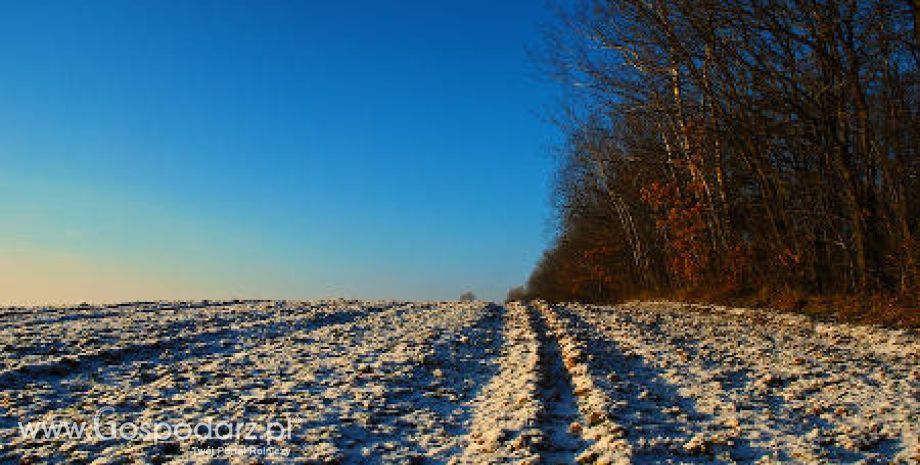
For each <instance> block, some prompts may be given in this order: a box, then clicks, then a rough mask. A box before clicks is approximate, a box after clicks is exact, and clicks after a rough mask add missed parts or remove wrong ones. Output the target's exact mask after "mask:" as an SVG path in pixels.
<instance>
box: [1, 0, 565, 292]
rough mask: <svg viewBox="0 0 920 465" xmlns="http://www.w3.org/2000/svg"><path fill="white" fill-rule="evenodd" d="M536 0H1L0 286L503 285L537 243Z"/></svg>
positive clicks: (542, 217)
mask: <svg viewBox="0 0 920 465" xmlns="http://www.w3.org/2000/svg"><path fill="white" fill-rule="evenodd" d="M551 18H552V14H551V12H550V11H549V9H548V8H547V7H546V5H545V4H544V3H542V2H540V1H532V0H515V1H502V2H492V1H486V0H471V1H463V2H455V1H452V2H447V1H422V0H416V1H398V2H385V1H374V0H356V1H351V2H333V1H272V2H261V1H255V0H251V1H185V0H164V1H127V0H125V1H121V0H116V1H102V0H97V1H79V2H70V1H64V0H59V1H24V0H23V1H15V2H3V3H2V4H0V303H12V304H24V303H31V304H37V303H61V302H81V301H117V300H133V299H161V298H222V297H271V298H319V297H332V296H343V297H356V298H397V299H446V298H456V297H457V296H459V295H460V293H462V292H463V291H466V290H472V291H474V292H476V293H477V294H478V295H479V296H480V297H483V298H488V299H500V298H502V297H503V296H504V294H505V292H506V290H507V289H508V288H509V287H511V286H513V285H516V284H520V283H522V282H523V281H524V280H525V279H526V278H527V275H528V274H529V272H530V270H531V269H532V267H533V265H534V264H535V262H536V261H537V259H538V258H539V256H540V255H541V253H542V251H543V248H544V247H545V246H546V244H547V243H548V241H549V240H550V237H551V233H550V231H549V227H548V218H549V216H550V210H549V206H548V201H549V185H550V178H551V171H552V170H551V168H552V157H551V156H550V155H549V153H550V147H551V146H552V145H553V144H554V143H555V142H556V141H555V137H557V135H556V131H555V129H553V127H552V126H551V125H549V124H548V123H546V122H545V121H544V120H543V119H542V118H541V116H540V114H541V111H542V109H543V108H545V107H547V106H548V105H550V104H552V103H553V99H554V90H553V86H552V85H551V84H549V83H547V82H544V81H542V80H541V79H540V78H539V77H538V73H537V70H536V66H535V65H534V63H533V60H532V59H531V58H530V57H529V56H528V53H527V47H528V46H539V43H540V40H541V28H542V26H543V25H545V24H546V23H547V22H548V21H550V20H551Z"/></svg>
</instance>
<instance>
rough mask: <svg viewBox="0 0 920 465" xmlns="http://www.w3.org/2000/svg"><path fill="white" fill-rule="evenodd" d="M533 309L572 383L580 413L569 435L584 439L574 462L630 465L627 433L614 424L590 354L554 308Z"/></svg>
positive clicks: (594, 464)
mask: <svg viewBox="0 0 920 465" xmlns="http://www.w3.org/2000/svg"><path fill="white" fill-rule="evenodd" d="M534 307H536V309H537V311H538V312H539V314H540V317H541V319H542V321H544V322H545V324H546V327H547V328H548V331H547V337H551V338H552V339H553V340H554V342H555V345H556V347H558V351H559V352H558V356H559V358H560V359H561V365H562V367H564V369H565V375H566V376H567V377H568V379H569V380H570V381H569V383H570V386H569V388H570V389H571V394H572V396H573V397H574V398H575V403H576V405H577V410H578V412H580V415H578V419H577V420H576V421H574V422H573V423H572V424H571V426H570V428H569V432H570V433H572V434H573V435H577V436H579V437H580V438H581V444H582V445H583V447H582V448H581V449H580V450H579V451H578V452H577V454H576V455H575V456H574V462H575V463H579V464H592V465H622V464H629V463H631V462H632V459H633V451H632V447H631V445H630V444H629V443H628V442H627V441H626V440H625V439H624V437H625V435H626V430H625V429H624V428H623V426H621V425H620V424H618V423H617V422H616V421H614V418H613V415H612V412H613V403H612V401H611V399H610V397H609V396H608V395H607V394H606V393H605V392H604V391H603V390H602V389H600V388H599V387H598V386H597V380H596V377H595V373H594V372H593V371H592V370H591V367H590V366H589V361H590V357H591V355H590V354H589V353H587V351H586V347H585V346H584V344H583V343H582V342H581V341H579V340H578V339H577V338H576V337H575V336H574V335H573V333H572V332H571V331H570V328H569V325H568V322H567V321H566V320H565V319H563V318H560V317H558V316H557V313H556V310H555V309H554V308H551V307H550V306H548V305H547V304H545V303H543V302H535V303H534ZM568 463H571V462H568Z"/></svg>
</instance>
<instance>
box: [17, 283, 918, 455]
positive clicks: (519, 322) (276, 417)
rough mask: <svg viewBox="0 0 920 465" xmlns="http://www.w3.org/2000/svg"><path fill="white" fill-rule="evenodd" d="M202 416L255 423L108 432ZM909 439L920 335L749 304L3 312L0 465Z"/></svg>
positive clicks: (730, 449)
mask: <svg viewBox="0 0 920 465" xmlns="http://www.w3.org/2000/svg"><path fill="white" fill-rule="evenodd" d="M94 417H95V418H101V419H102V420H101V424H102V428H101V429H102V433H103V435H102V436H100V435H99V434H96V433H95V432H94V430H93V427H94V425H93V419H94ZM272 422H276V424H275V426H280V427H281V429H282V431H274V432H272V431H271V430H268V431H266V430H265V427H266V426H267V425H270V424H273V423H272ZM202 423H209V424H210V425H211V426H212V427H213V426H214V425H216V424H223V425H224V426H227V425H228V424H229V423H234V424H245V425H247V431H246V434H244V435H243V436H232V435H231V436H220V435H219V434H218V435H217V436H220V437H214V436H211V437H205V435H202V434H199V435H194V434H193V435H191V436H190V437H178V438H177V437H176V436H169V437H167V436H165V435H163V433H164V432H165V431H164V430H159V431H158V433H151V434H137V435H136V437H132V438H130V439H128V438H126V437H124V435H125V434H129V435H130V433H132V432H133V431H132V430H131V429H130V428H124V431H120V434H119V435H118V436H116V435H113V434H110V433H111V430H110V429H107V425H110V424H111V425H115V426H116V427H124V426H125V425H128V426H132V425H170V426H176V425H179V424H186V425H192V426H195V425H198V424H202ZM22 424H26V425H32V426H33V427H36V425H37V428H38V429H33V430H32V432H33V433H35V432H36V431H38V433H36V434H29V433H27V432H25V431H24V430H23V429H22V428H21V426H22ZM81 424H87V425H88V427H87V430H86V431H85V432H84V434H82V435H76V437H73V436H71V435H67V434H61V431H60V430H58V431H57V432H55V431H52V430H47V429H41V426H42V425H43V426H44V427H47V426H49V425H50V426H54V425H81ZM918 425H920V337H918V336H917V334H915V333H909V332H906V331H897V330H888V329H879V328H871V327H856V326H847V325H836V324H826V323H817V324H816V323H813V322H810V321H809V320H807V319H805V318H804V317H798V316H793V315H786V314H773V313H769V312H765V311H758V310H747V309H732V308H724V307H714V306H697V305H694V306H689V305H683V304H675V303H666V302H642V303H631V304H625V305H620V306H616V307H595V306H585V305H574V304H573V305H563V306H547V305H543V304H539V303H537V304H533V305H524V304H517V303H513V304H508V305H506V306H499V305H494V304H489V303H484V302H470V303H457V302H420V303H408V302H358V301H345V300H334V301H314V302H285V301H252V302H204V303H177V302H159V303H138V304H124V305H120V306H109V307H78V308H8V309H0V464H39V463H55V464H57V463H60V464H71V463H74V464H78V463H82V464H91V463H93V464H129V463H153V464H161V463H171V464H179V463H202V464H203V463H216V464H227V463H232V464H237V463H239V464H254V463H302V464H455V465H460V464H534V465H536V464H550V465H553V464H561V463H583V464H620V463H622V464H626V463H637V464H658V463H673V464H681V463H686V464H709V463H726V464H730V463H750V464H755V463H756V464H774V463H777V464H779V463H783V464H785V463H789V464H822V463H826V464H838V463H840V464H874V463H877V464H889V463H895V464H917V463H920V440H918V434H920V426H918ZM248 426H251V427H252V430H251V431H250V430H249V428H248ZM68 427H69V426H68ZM198 432H199V433H207V431H198ZM223 432H224V433H226V431H223ZM175 433H176V434H178V431H176V432H175ZM276 433H282V434H276ZM157 434H160V435H161V436H160V437H157ZM239 446H242V447H239ZM221 448H223V449H221Z"/></svg>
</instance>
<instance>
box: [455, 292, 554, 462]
mask: <svg viewBox="0 0 920 465" xmlns="http://www.w3.org/2000/svg"><path fill="white" fill-rule="evenodd" d="M502 333H503V341H504V345H503V347H502V351H501V357H500V359H499V369H498V373H496V374H495V376H494V377H493V378H492V379H491V380H490V381H489V383H488V384H487V385H486V386H485V387H484V388H483V390H482V391H481V392H480V394H479V395H478V396H477V397H476V399H475V400H473V402H472V405H473V419H472V425H471V427H470V432H469V435H468V438H467V439H466V443H467V445H466V448H465V450H464V451H463V453H462V455H460V456H459V457H457V458H456V459H455V460H452V461H451V462H450V463H451V464H458V465H459V464H464V465H486V464H515V465H536V464H538V463H539V462H540V456H539V454H538V452H537V445H538V444H539V443H540V442H541V441H542V439H543V433H542V432H541V431H540V430H539V428H538V423H539V417H540V415H541V412H542V409H543V405H542V404H541V403H540V401H539V399H538V398H539V394H538V389H539V383H540V377H539V372H540V371H539V366H538V365H539V362H540V353H539V352H540V341H539V340H538V338H537V333H536V331H535V330H534V327H533V324H532V321H531V318H530V315H529V312H528V310H527V309H526V308H525V307H524V306H523V305H521V304H519V303H514V302H513V303H509V304H507V305H506V306H505V312H504V324H503V332H502Z"/></svg>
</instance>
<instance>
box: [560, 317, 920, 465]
mask: <svg viewBox="0 0 920 465" xmlns="http://www.w3.org/2000/svg"><path fill="white" fill-rule="evenodd" d="M564 313H567V314H568V315H569V316H570V318H571V320H572V321H575V322H578V324H579V326H581V327H582V328H583V329H584V331H583V332H584V334H585V336H586V337H587V338H592V339H594V340H595V341H596V342H597V344H596V346H597V347H598V349H596V350H595V351H594V355H595V357H597V358H598V360H599V361H602V363H605V364H609V365H611V366H620V367H622V369H625V370H628V371H629V372H631V373H632V374H633V376H632V377H630V378H626V379H623V380H620V381H619V382H616V383H608V386H607V388H608V390H609V391H610V392H623V393H626V394H627V396H626V397H627V399H626V400H627V404H629V405H635V406H638V407H641V406H642V402H646V401H648V400H650V399H651V400H655V402H654V403H653V404H652V405H647V407H648V409H647V410H649V411H650V412H649V413H650V414H653V415H654V412H652V411H651V409H654V408H656V407H657V408H658V410H659V411H663V412H664V413H666V414H667V415H669V416H672V417H673V418H674V420H675V421H676V422H678V423H675V424H679V423H685V424H687V425H689V427H687V428H684V427H680V428H678V431H677V432H679V430H680V429H683V430H685V431H684V433H683V434H677V435H669V434H662V435H661V436H662V437H664V438H667V437H668V436H670V437H671V441H665V442H661V441H656V442H650V441H649V439H648V438H649V436H650V435H649V434H647V433H646V434H643V435H642V437H643V438H644V441H641V443H635V442H634V446H636V450H637V454H638V456H639V457H649V458H650V459H649V463H652V462H653V461H660V460H658V459H655V460H652V459H653V458H660V456H661V452H660V451H662V450H666V449H670V450H672V451H674V452H680V450H679V449H678V448H677V447H675V446H676V445H677V443H675V440H676V441H680V440H683V438H685V437H686V436H687V435H688V434H693V436H692V437H691V439H690V441H689V442H685V443H684V444H683V447H682V449H683V453H687V454H691V455H692V456H693V457H694V458H693V460H696V461H700V462H705V460H707V458H709V459H713V460H722V461H725V462H729V463H732V462H734V463H755V462H756V463H769V464H773V463H782V464H786V463H788V464H806V463H896V464H902V463H903V464H906V463H916V461H918V459H920V447H918V440H917V434H918V432H917V429H916V425H917V424H920V422H918V419H920V405H918V392H920V390H918V387H920V382H918V381H920V376H918V373H917V368H916V367H917V364H918V361H920V360H918V359H917V357H918V355H917V354H920V342H918V340H917V338H916V335H911V334H910V333H907V332H904V331H892V330H883V329H880V328H868V327H853V326H848V325H832V324H823V323H819V324H814V323H812V322H810V321H808V320H806V319H804V318H803V317H798V316H792V315H773V314H770V313H768V312H763V311H755V310H741V309H725V308H721V307H705V308H698V306H692V307H688V306H684V305H680V304H671V303H643V304H635V305H632V304H630V305H621V306H617V307H593V306H580V305H570V306H568V308H567V309H566V312H564ZM610 341H612V342H613V344H611V342H610ZM601 346H606V347H608V348H610V347H619V350H618V351H616V352H613V351H610V350H607V351H604V350H602V349H601V348H600V347H601ZM643 386H644V387H643ZM636 389H640V391H639V396H636V395H629V394H628V393H630V392H635V390H636ZM629 397H632V400H634V401H635V403H633V402H629V400H630V399H629ZM640 397H642V399H640ZM629 412H630V410H629V409H627V410H626V411H625V413H626V415H625V417H626V418H625V420H624V423H625V424H626V425H627V427H629V425H630V424H632V425H636V426H637V427H640V428H647V426H646V425H647V424H648V421H647V420H646V419H643V418H642V417H641V416H639V415H636V414H630V413H629ZM647 417H648V416H647V415H646V418H647ZM656 450H657V451H659V452H656Z"/></svg>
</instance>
